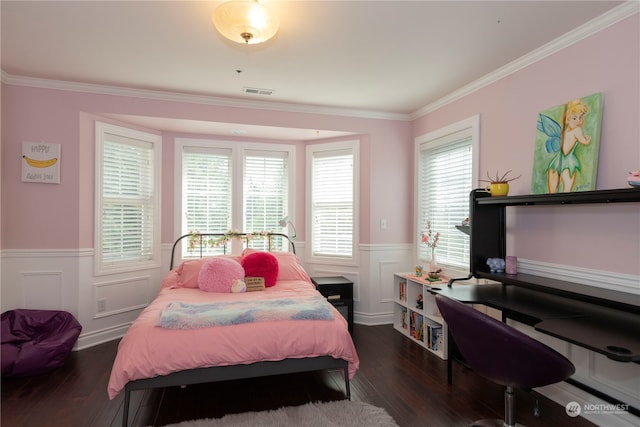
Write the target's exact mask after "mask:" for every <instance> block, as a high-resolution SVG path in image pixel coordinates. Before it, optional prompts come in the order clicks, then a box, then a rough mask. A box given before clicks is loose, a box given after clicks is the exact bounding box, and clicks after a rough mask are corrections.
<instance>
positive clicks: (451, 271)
mask: <svg viewBox="0 0 640 427" xmlns="http://www.w3.org/2000/svg"><path fill="white" fill-rule="evenodd" d="M460 136H464V137H470V138H471V188H472V189H473V188H477V187H478V182H479V181H478V171H479V164H480V155H479V153H480V150H479V146H480V115H475V116H472V117H469V118H467V119H464V120H461V121H459V122H455V123H452V124H450V125H448V126H445V127H443V128H440V129H437V130H435V131H432V132H429V133H427V134H424V135H420V136H418V137H416V138H415V153H414V154H415V155H414V159H415V164H414V170H415V174H414V188H415V200H416V207H415V213H414V216H415V221H416V222H415V224H414V233H413V235H414V239H415V242H416V246H415V259H414V262H415V264H416V265H419V264H420V263H422V262H424V260H421V259H420V256H419V253H420V248H421V246H425V245H424V244H423V243H422V241H421V233H423V232H425V231H426V230H425V228H426V224H424V223H421V218H420V211H421V209H422V206H421V205H420V190H421V188H420V185H419V179H420V153H421V149H422V147H423V146H425V144H426V146H428V147H429V148H433V147H437V146H441V145H444V144H452V143H454V142H455V141H456V140H459V139H460ZM463 219H464V218H460V220H461V221H462V220H463ZM433 231H434V232H436V231H438V230H433ZM436 258H437V259H438V264H439V266H440V267H441V268H442V269H443V273H444V275H445V276H451V277H457V276H462V275H466V274H468V272H469V264H468V262H469V260H467V265H466V268H464V267H460V266H457V265H448V264H447V263H446V262H443V260H442V259H441V258H438V257H437V249H436Z"/></svg>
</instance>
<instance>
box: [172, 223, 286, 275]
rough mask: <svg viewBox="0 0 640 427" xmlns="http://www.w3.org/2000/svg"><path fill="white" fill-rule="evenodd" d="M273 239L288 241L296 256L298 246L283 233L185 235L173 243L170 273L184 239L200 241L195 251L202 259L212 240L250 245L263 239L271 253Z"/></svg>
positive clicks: (224, 249)
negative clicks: (235, 241)
mask: <svg viewBox="0 0 640 427" xmlns="http://www.w3.org/2000/svg"><path fill="white" fill-rule="evenodd" d="M272 237H282V238H284V239H286V240H287V241H288V242H289V247H290V248H291V252H293V253H294V254H295V253H296V245H295V243H294V241H293V239H292V238H291V237H289V236H287V235H286V234H283V233H264V234H263V233H241V232H233V233H232V235H231V236H230V233H229V232H227V233H189V234H185V235H182V236H180V237H178V238H177V239H176V241H175V242H174V243H173V247H172V248H171V262H170V263H169V271H171V270H173V263H174V261H175V257H176V249H177V248H178V244H179V243H180V242H182V240H184V239H188V238H193V239H195V240H197V241H198V247H197V248H196V250H195V251H194V252H195V253H196V254H197V255H199V256H200V258H202V256H203V250H204V249H205V248H206V247H208V245H209V243H208V242H209V240H210V239H220V241H221V242H224V240H225V238H228V239H240V240H244V242H245V245H247V246H248V245H249V240H252V239H257V238H261V239H267V241H268V243H269V251H271V249H272V248H271V242H272V239H271V238H272ZM221 246H222V248H223V251H224V252H225V253H226V250H227V248H226V245H225V244H224V243H223V244H222V245H221Z"/></svg>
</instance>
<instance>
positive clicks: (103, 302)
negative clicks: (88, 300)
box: [98, 298, 107, 313]
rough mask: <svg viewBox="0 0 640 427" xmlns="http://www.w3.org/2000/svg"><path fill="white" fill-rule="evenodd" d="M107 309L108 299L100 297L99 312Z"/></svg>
mask: <svg viewBox="0 0 640 427" xmlns="http://www.w3.org/2000/svg"><path fill="white" fill-rule="evenodd" d="M105 311H107V299H106V298H100V299H99V300H98V313H104V312H105Z"/></svg>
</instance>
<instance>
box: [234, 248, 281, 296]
mask: <svg viewBox="0 0 640 427" xmlns="http://www.w3.org/2000/svg"><path fill="white" fill-rule="evenodd" d="M241 264H242V267H243V268H244V275H245V277H263V278H264V286H265V287H266V288H269V287H271V286H273V285H275V284H276V280H277V279H278V259H277V258H276V257H275V256H273V255H272V254H270V253H269V252H254V253H251V254H249V255H247V256H244V257H242V260H241Z"/></svg>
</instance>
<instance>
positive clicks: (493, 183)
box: [480, 170, 522, 196]
mask: <svg viewBox="0 0 640 427" xmlns="http://www.w3.org/2000/svg"><path fill="white" fill-rule="evenodd" d="M510 173H511V170H508V171H507V173H505V174H504V175H500V174H499V173H498V172H497V171H496V176H495V178H492V177H491V176H489V172H487V178H489V180H486V179H481V180H480V181H482V182H488V183H489V185H487V187H486V188H485V190H486V191H488V192H489V193H491V195H492V196H506V195H507V194H509V183H510V182H511V181H515V180H516V179H518V178H520V177H521V176H522V175H518V176H516V177H515V178H507V177H508V176H509V174H510Z"/></svg>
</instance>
